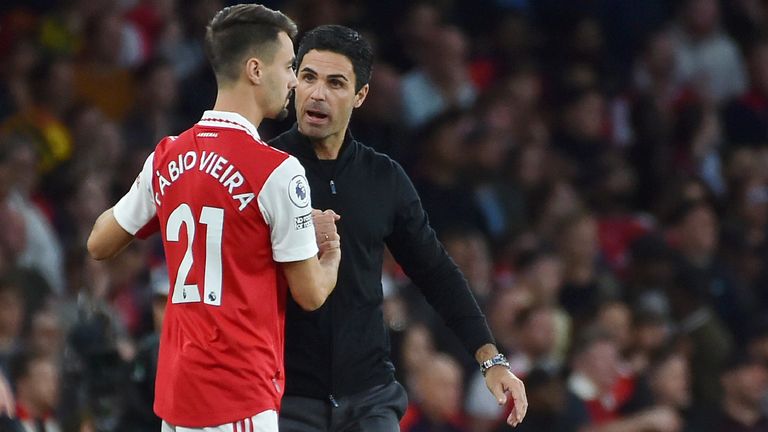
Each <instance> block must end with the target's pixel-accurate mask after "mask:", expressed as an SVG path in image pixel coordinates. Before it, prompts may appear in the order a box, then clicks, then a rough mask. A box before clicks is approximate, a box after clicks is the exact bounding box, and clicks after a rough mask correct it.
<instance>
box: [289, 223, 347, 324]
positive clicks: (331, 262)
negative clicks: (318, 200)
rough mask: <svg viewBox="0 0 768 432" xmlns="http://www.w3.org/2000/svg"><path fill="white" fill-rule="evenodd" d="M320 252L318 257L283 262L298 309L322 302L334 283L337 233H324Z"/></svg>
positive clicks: (338, 250) (314, 306)
mask: <svg viewBox="0 0 768 432" xmlns="http://www.w3.org/2000/svg"><path fill="white" fill-rule="evenodd" d="M325 243H326V246H325V247H324V248H323V249H324V252H323V253H321V254H320V256H319V257H312V258H309V259H306V260H304V261H295V262H286V263H283V272H284V273H285V279H286V280H287V281H288V287H289V289H290V290H291V296H292V297H293V299H294V300H295V301H296V303H297V304H298V305H299V306H301V308H302V309H304V310H308V311H312V310H315V309H317V308H319V307H320V306H322V305H323V303H325V300H326V299H327V298H328V296H329V295H331V292H333V289H334V288H335V287H336V279H337V276H338V274H339V263H340V262H341V248H340V246H339V245H340V243H339V234H338V233H337V232H336V230H335V229H334V231H333V232H332V233H328V240H326V241H325Z"/></svg>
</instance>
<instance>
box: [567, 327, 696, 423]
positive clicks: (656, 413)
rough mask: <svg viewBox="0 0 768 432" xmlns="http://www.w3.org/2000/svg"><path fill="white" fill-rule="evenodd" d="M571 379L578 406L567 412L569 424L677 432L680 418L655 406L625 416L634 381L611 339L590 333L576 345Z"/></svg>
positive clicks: (601, 334) (569, 382)
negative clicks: (623, 411) (622, 364)
mask: <svg viewBox="0 0 768 432" xmlns="http://www.w3.org/2000/svg"><path fill="white" fill-rule="evenodd" d="M571 366H572V372H571V374H570V376H569V377H568V381H567V386H568V392H569V397H570V398H574V400H575V401H578V403H576V404H574V405H573V408H570V409H568V410H567V411H566V413H565V417H566V424H568V425H571V426H572V427H576V430H578V431H589V432H614V431H615V432H647V431H654V432H678V431H680V426H681V425H680V418H679V415H678V414H677V413H676V412H675V411H674V410H672V409H671V408H668V407H663V406H654V407H653V408H650V409H646V410H644V411H641V412H639V413H637V414H633V415H629V416H625V415H623V414H622V412H621V409H622V407H623V406H624V405H625V404H626V403H628V401H629V400H630V398H631V397H632V396H633V394H634V391H635V385H636V381H635V378H634V377H633V376H631V375H629V374H628V371H626V370H622V369H621V367H620V366H621V362H620V356H619V352H618V346H617V344H616V342H615V341H614V340H613V338H612V337H611V336H609V335H608V334H606V333H603V332H600V331H599V330H587V331H585V332H584V333H583V334H582V336H581V338H580V339H579V340H577V341H576V342H575V343H574V352H573V357H572V360H571Z"/></svg>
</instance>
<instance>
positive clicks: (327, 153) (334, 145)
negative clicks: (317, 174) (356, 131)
mask: <svg viewBox="0 0 768 432" xmlns="http://www.w3.org/2000/svg"><path fill="white" fill-rule="evenodd" d="M346 133H347V130H346V129H344V130H342V131H340V132H338V133H336V134H333V135H329V136H327V137H325V138H321V139H318V140H311V141H312V147H313V148H314V149H315V154H316V155H317V158H318V159H320V160H336V159H338V158H339V152H340V151H341V145H342V144H344V136H345V135H346Z"/></svg>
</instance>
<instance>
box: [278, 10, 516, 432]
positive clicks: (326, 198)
mask: <svg viewBox="0 0 768 432" xmlns="http://www.w3.org/2000/svg"><path fill="white" fill-rule="evenodd" d="M297 64H298V71H297V75H298V80H299V83H298V86H297V87H296V116H297V124H296V125H294V126H293V128H292V129H291V130H289V131H288V132H285V133H284V134H282V135H280V136H279V137H277V138H276V139H274V140H273V141H272V142H271V145H273V146H275V147H276V148H278V149H281V150H284V151H287V152H288V153H290V154H292V155H294V156H295V157H297V158H298V159H299V161H300V162H301V164H302V165H303V166H304V168H305V169H306V173H307V178H308V179H309V183H310V186H311V187H310V189H311V191H312V202H313V204H314V205H315V206H316V207H318V208H330V209H333V210H334V211H335V212H336V213H338V214H340V215H342V216H341V220H340V221H339V222H338V223H337V227H338V230H339V233H340V234H341V238H342V240H341V241H342V243H343V247H342V251H343V252H342V259H341V266H340V268H339V278H338V282H337V285H336V289H335V291H334V293H333V294H332V295H331V296H330V297H329V298H328V301H327V302H326V303H325V305H323V306H322V307H321V308H320V309H318V310H317V311H313V312H304V311H303V310H302V309H301V308H299V307H298V306H297V305H296V304H295V303H293V302H290V301H289V304H288V310H287V317H288V319H286V349H285V361H286V377H287V381H286V392H285V396H284V398H283V402H282V409H281V413H280V430H281V431H283V432H292V431H302V432H305V431H341V430H345V431H347V430H354V431H358V430H362V431H366V432H369V431H373V432H378V431H397V430H399V426H398V422H399V418H400V417H402V415H403V413H404V411H405V407H406V405H407V398H406V395H405V391H404V390H403V388H402V386H400V384H399V383H397V382H396V381H395V379H394V375H393V366H392V363H391V362H390V360H389V342H388V336H387V333H386V329H385V325H384V320H383V317H382V311H381V304H382V288H381V267H382V254H383V253H384V247H385V246H387V247H389V249H390V251H391V252H392V254H393V256H394V257H395V259H396V260H397V262H398V263H399V264H400V265H401V266H402V268H403V269H404V270H405V272H406V274H407V275H408V276H409V277H410V278H411V279H412V280H413V281H414V282H415V283H416V285H417V286H418V287H420V288H421V290H422V292H423V294H424V296H425V297H426V299H427V301H428V302H429V303H430V305H432V307H434V308H435V310H437V312H438V313H439V314H440V315H441V316H442V317H443V319H444V320H445V322H446V323H447V325H448V326H449V327H450V328H451V329H452V330H453V331H454V333H455V334H456V335H457V336H458V337H459V339H460V340H461V341H462V343H463V344H464V346H465V347H466V348H467V349H468V350H469V352H471V353H473V354H474V355H475V358H476V359H477V361H478V362H479V363H480V364H481V367H482V369H483V372H484V374H485V373H486V372H487V374H486V383H487V385H488V388H489V389H490V391H491V392H492V393H493V394H494V395H495V397H496V399H497V400H498V401H499V403H505V402H506V400H507V394H509V395H510V396H511V397H512V398H513V401H514V409H513V410H512V413H511V414H510V416H509V418H508V420H507V421H508V422H509V424H511V425H517V424H518V423H519V422H520V421H521V420H522V419H523V417H524V416H525V411H526V409H527V405H528V403H527V401H526V397H525V390H524V387H523V384H522V382H521V381H520V380H519V379H518V378H517V377H515V376H514V375H513V374H512V373H511V372H510V370H509V367H508V363H507V362H506V360H505V359H504V357H503V355H501V354H499V353H498V351H497V349H496V346H495V345H494V344H493V337H492V336H491V334H490V331H489V329H488V326H487V323H486V321H485V317H484V316H483V314H482V312H481V311H480V309H479V307H478V306H477V302H476V301H475V299H474V297H473V296H472V293H471V291H470V290H469V287H468V285H467V282H466V279H465V278H464V276H463V275H462V274H461V272H460V271H459V269H458V268H457V267H456V265H455V264H454V263H453V261H452V260H451V259H450V258H449V257H448V255H447V254H446V253H445V250H444V249H443V247H442V245H441V244H440V243H439V242H438V240H437V238H436V236H435V233H434V231H433V230H432V228H431V227H430V226H429V224H428V222H427V217H426V214H425V213H424V210H423V208H422V206H421V202H420V201H419V197H418V195H417V193H416V191H415V189H414V188H413V185H412V184H411V181H410V180H409V179H408V177H407V175H406V174H405V172H404V171H403V169H402V168H401V167H400V165H398V164H397V163H396V162H394V161H393V160H392V159H390V158H389V157H387V156H385V155H383V154H380V153H376V152H375V151H373V150H372V149H371V148H369V147H367V146H365V145H363V144H362V143H360V142H358V141H355V140H354V138H352V136H351V135H350V133H349V132H348V131H347V128H348V125H349V120H350V116H351V114H352V110H353V109H354V108H358V107H360V106H361V105H362V103H363V101H364V100H365V97H366V95H367V94H368V80H369V79H370V74H371V65H372V53H371V48H370V45H369V44H368V43H367V42H366V41H365V40H364V39H362V37H361V36H360V35H359V34H358V33H357V32H356V31H354V30H352V29H349V28H346V27H342V26H335V25H331V26H321V27H318V28H316V29H314V30H312V31H310V32H308V33H307V35H306V36H305V37H304V39H303V40H302V42H301V45H300V46H299V50H298V54H297ZM316 231H317V235H318V236H319V238H322V236H323V225H322V223H318V224H317V226H316ZM424 361H425V362H428V361H429V359H424ZM425 366H426V367H429V365H428V364H425Z"/></svg>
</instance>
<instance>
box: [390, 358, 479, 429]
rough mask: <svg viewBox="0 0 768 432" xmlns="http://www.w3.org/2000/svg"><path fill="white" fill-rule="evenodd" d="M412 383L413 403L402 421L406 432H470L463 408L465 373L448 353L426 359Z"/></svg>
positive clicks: (402, 427) (401, 425) (401, 424)
mask: <svg viewBox="0 0 768 432" xmlns="http://www.w3.org/2000/svg"><path fill="white" fill-rule="evenodd" d="M422 361H423V362H425V363H426V365H427V367H423V368H418V369H416V371H415V374H414V376H413V377H412V381H413V382H414V383H415V387H414V388H413V390H412V392H411V398H412V401H411V403H410V404H409V406H408V411H407V412H406V415H405V416H404V417H403V419H402V420H401V421H400V427H401V429H402V431H403V432H468V431H469V430H470V429H468V428H467V427H466V426H465V425H464V418H463V414H462V409H461V394H462V380H463V376H462V372H461V367H459V364H458V363H456V361H455V360H453V359H452V358H451V357H449V356H447V355H445V354H435V355H434V356H432V357H428V358H425V359H422Z"/></svg>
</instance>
